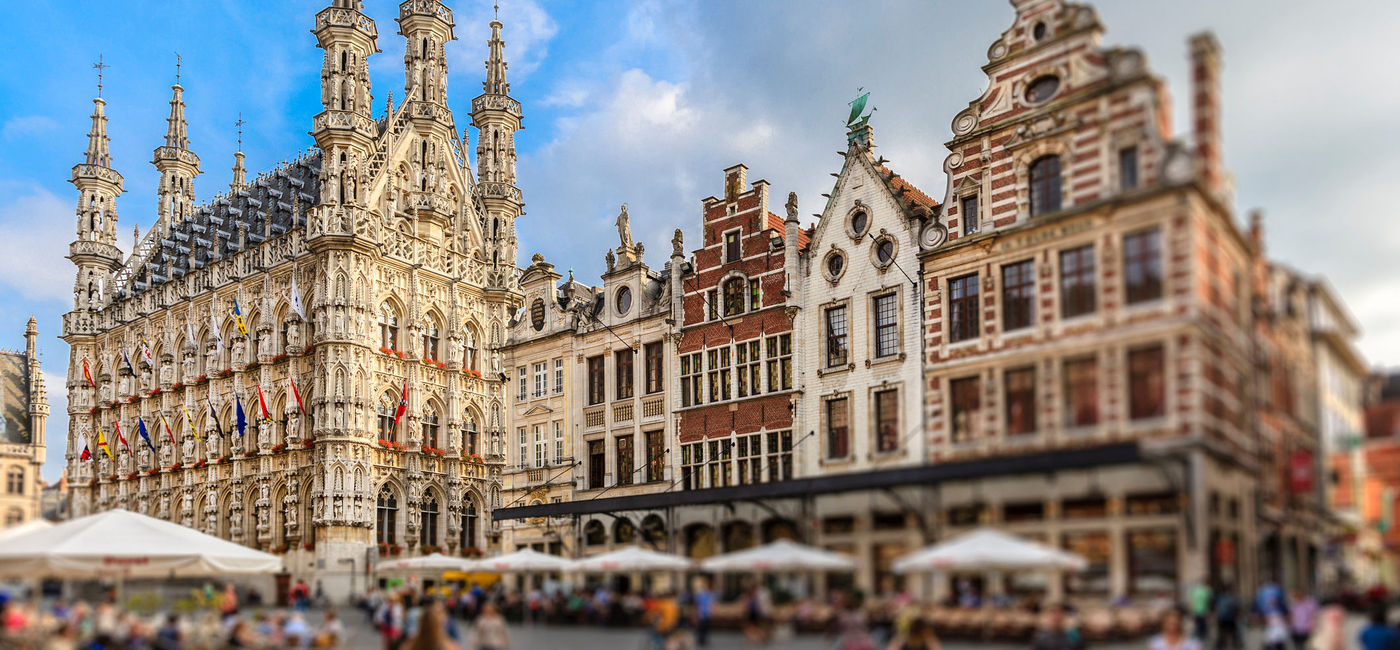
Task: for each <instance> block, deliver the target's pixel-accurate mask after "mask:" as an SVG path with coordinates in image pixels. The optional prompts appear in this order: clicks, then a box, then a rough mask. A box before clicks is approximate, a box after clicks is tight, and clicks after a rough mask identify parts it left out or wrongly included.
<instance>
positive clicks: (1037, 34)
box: [1031, 21, 1049, 42]
mask: <svg viewBox="0 0 1400 650" xmlns="http://www.w3.org/2000/svg"><path fill="white" fill-rule="evenodd" d="M1047 31H1049V29H1048V28H1046V27H1045V21H1041V22H1038V23H1036V24H1035V27H1033V28H1031V37H1032V38H1034V39H1035V40H1036V41H1037V42H1039V41H1043V40H1045V34H1046V32H1047Z"/></svg>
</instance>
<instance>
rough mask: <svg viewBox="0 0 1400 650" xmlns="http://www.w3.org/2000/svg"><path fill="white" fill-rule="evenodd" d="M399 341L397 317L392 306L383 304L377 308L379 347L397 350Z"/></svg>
mask: <svg viewBox="0 0 1400 650" xmlns="http://www.w3.org/2000/svg"><path fill="white" fill-rule="evenodd" d="M398 340H399V315H398V313H396V312H395V311H394V308H393V306H391V305H390V304H389V303H387V302H386V303H384V304H383V305H380V306H379V347H383V348H389V349H390V350H397V349H399V347H398Z"/></svg>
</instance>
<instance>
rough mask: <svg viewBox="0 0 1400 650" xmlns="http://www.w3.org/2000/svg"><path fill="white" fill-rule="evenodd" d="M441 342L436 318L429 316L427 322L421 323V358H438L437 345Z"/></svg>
mask: <svg viewBox="0 0 1400 650" xmlns="http://www.w3.org/2000/svg"><path fill="white" fill-rule="evenodd" d="M441 343H442V334H441V332H440V331H439V330H438V323H437V319H435V318H433V317H432V316H429V317H428V320H427V322H426V323H423V358H424V359H434V360H436V359H438V358H439V352H438V346H439V345H440V344H441Z"/></svg>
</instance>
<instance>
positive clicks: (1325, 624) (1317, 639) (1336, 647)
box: [1308, 602, 1347, 650]
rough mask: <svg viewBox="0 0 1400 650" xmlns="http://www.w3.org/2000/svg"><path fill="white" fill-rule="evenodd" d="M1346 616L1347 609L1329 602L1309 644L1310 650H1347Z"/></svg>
mask: <svg viewBox="0 0 1400 650" xmlns="http://www.w3.org/2000/svg"><path fill="white" fill-rule="evenodd" d="M1346 616H1347V612H1346V609H1345V608H1343V607H1342V605H1341V604H1340V603H1337V602H1329V603H1327V605H1325V606H1323V608H1322V612H1321V613H1320V614H1319V615H1318V617H1317V626H1316V628H1315V629H1314V630H1313V635H1312V639H1311V640H1309V642H1308V648H1309V650H1346V647H1347V637H1346V629H1345V626H1346Z"/></svg>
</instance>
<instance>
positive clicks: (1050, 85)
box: [1026, 74, 1060, 104]
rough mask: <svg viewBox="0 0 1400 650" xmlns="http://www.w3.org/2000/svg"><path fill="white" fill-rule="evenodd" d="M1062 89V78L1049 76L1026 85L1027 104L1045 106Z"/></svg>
mask: <svg viewBox="0 0 1400 650" xmlns="http://www.w3.org/2000/svg"><path fill="white" fill-rule="evenodd" d="M1059 89H1060V78H1059V77H1057V76H1055V75H1053V74H1047V75H1043V76H1040V77H1036V79H1035V80H1034V81H1032V82H1030V83H1029V84H1027V85H1026V103H1027V104H1043V103H1045V102H1047V101H1049V100H1050V98H1051V97H1054V96H1055V91H1057V90H1059Z"/></svg>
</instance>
